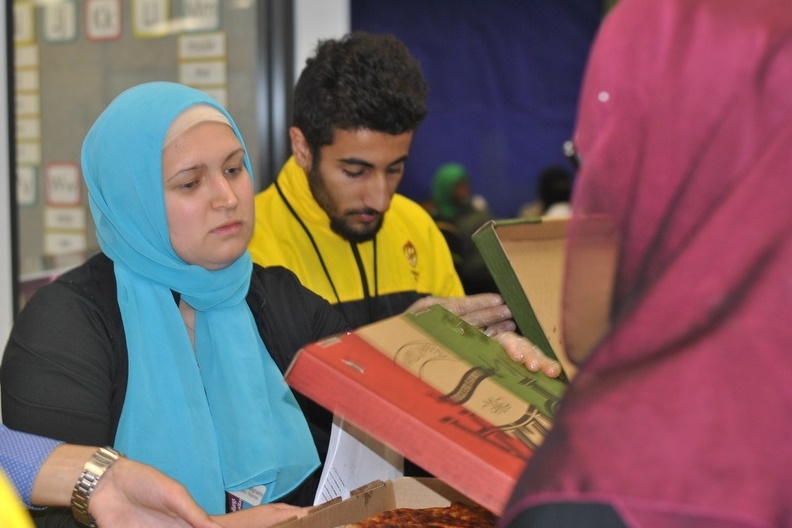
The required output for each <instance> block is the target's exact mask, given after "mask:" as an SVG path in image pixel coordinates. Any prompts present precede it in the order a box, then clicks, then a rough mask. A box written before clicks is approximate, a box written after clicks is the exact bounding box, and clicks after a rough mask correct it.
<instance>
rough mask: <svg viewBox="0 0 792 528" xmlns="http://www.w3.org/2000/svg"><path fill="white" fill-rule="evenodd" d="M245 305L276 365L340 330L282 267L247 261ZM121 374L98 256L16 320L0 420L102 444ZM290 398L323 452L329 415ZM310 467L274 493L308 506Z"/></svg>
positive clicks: (109, 440)
mask: <svg viewBox="0 0 792 528" xmlns="http://www.w3.org/2000/svg"><path fill="white" fill-rule="evenodd" d="M177 301H178V294H174V302H177ZM247 303H248V306H250V310H251V312H252V313H253V316H254V318H255V320H256V324H257V325H258V328H259V332H260V334H261V337H262V339H263V341H264V344H265V345H266V347H267V350H268V351H269V353H270V355H271V356H272V358H273V359H274V361H275V363H276V364H277V365H278V367H279V368H280V370H281V372H285V370H286V368H287V367H288V366H289V364H290V362H291V360H292V359H293V358H294V355H295V353H296V352H297V350H299V349H300V348H301V347H302V346H304V345H306V344H308V343H312V342H314V341H316V340H319V339H321V338H323V337H327V336H329V335H332V334H336V333H339V332H343V331H346V330H347V325H346V323H345V322H344V319H343V318H342V317H341V316H340V314H339V313H338V312H337V311H336V310H334V309H333V308H332V307H331V305H330V304H328V303H327V302H326V301H325V300H324V299H322V298H321V297H319V296H317V295H316V294H314V293H313V292H311V291H310V290H308V289H306V288H304V287H303V286H302V285H301V284H300V282H299V280H298V279H297V277H296V276H295V275H294V274H293V273H292V272H291V271H289V270H287V269H285V268H281V267H273V268H262V267H261V266H258V265H255V264H254V267H253V276H252V278H251V282H250V291H249V292H248V295H247ZM127 372H128V363H127V345H126V338H125V335H124V327H123V323H122V320H121V311H120V309H119V306H118V300H117V297H116V281H115V273H114V272H113V263H112V261H111V260H110V259H108V258H107V257H106V256H105V255H104V254H99V255H96V256H94V257H92V258H91V259H89V260H88V261H87V262H86V263H85V264H83V265H82V266H80V267H78V268H76V269H74V270H72V271H70V272H68V273H66V274H64V275H63V276H61V277H60V278H58V279H57V280H56V281H54V282H53V283H52V284H48V285H46V286H44V287H42V288H40V289H39V290H38V291H37V292H36V293H35V295H34V296H33V297H32V298H31V299H30V301H29V302H28V303H27V304H26V305H25V307H24V309H23V310H22V312H21V313H20V314H19V316H18V318H17V319H16V321H15V323H14V327H13V329H12V331H11V336H10V338H9V340H8V344H7V345H6V349H5V353H4V356H3V364H2V367H0V387H1V388H2V406H3V413H2V415H3V423H4V424H5V425H7V426H8V427H10V428H12V429H17V430H20V431H25V432H30V433H35V434H39V435H42V436H47V437H50V438H56V439H59V440H63V441H65V442H69V443H74V444H85V445H96V446H103V445H112V444H113V441H114V439H115V433H116V428H117V427H118V420H119V418H120V416H121V409H122V407H123V404H124V398H125V395H126V385H127ZM295 396H296V397H297V401H298V402H299V404H300V406H301V407H302V409H303V411H304V413H305V415H306V418H307V420H308V424H309V426H310V428H311V433H312V434H313V436H314V441H315V443H316V446H317V450H318V451H319V457H320V460H324V459H325V455H326V454H327V445H328V441H329V435H330V426H331V423H332V415H331V414H330V413H329V412H327V411H326V410H324V409H322V408H321V407H319V406H318V405H317V404H315V403H313V402H311V401H310V400H308V399H307V398H304V397H302V396H301V395H300V394H297V393H295ZM320 473H321V471H320V470H317V471H316V472H315V474H314V476H313V478H312V479H309V481H306V483H305V484H303V486H301V488H299V489H298V490H297V491H296V492H295V494H294V495H290V496H289V497H285V498H284V499H283V501H284V502H290V503H292V504H300V505H309V504H311V503H312V502H313V495H314V493H315V491H316V485H317V483H318V477H319V475H320ZM56 517H59V519H58V520H56ZM36 523H37V525H39V526H69V527H71V526H76V524H73V522H72V520H71V516H70V515H68V512H67V513H66V515H64V516H53V515H51V514H44V515H43V516H42V515H38V516H37V518H36Z"/></svg>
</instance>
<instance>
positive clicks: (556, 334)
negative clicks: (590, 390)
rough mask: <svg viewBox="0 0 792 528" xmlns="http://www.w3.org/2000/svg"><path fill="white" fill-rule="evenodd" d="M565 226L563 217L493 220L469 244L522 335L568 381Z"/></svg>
mask: <svg viewBox="0 0 792 528" xmlns="http://www.w3.org/2000/svg"><path fill="white" fill-rule="evenodd" d="M567 223H568V220H567V219H566V218H552V219H542V218H519V219H508V220H491V221H489V222H487V223H486V224H484V225H482V226H481V227H480V228H479V229H478V230H477V231H476V232H475V233H473V242H474V244H475V245H476V247H477V249H478V250H479V253H481V256H482V258H483V259H484V263H485V264H486V265H487V269H489V271H490V274H491V275H492V278H493V280H494V281H495V284H496V285H497V287H498V290H499V292H500V294H501V296H502V297H503V300H504V301H505V302H506V304H507V305H508V306H509V308H510V309H511V311H512V315H513V317H514V322H515V323H517V328H518V330H519V331H520V333H521V334H522V335H524V336H525V337H527V338H528V339H530V340H531V342H532V343H533V344H534V345H536V346H538V347H539V348H540V349H541V350H542V351H543V352H544V353H545V355H547V356H549V357H551V358H554V359H557V360H558V362H559V363H560V364H561V368H562V369H563V370H564V373H565V375H566V376H567V377H568V378H571V377H572V376H574V374H575V372H576V368H575V366H574V365H573V364H572V363H571V362H570V361H569V359H568V358H567V355H566V353H565V351H564V339H563V335H562V332H561V294H562V281H563V277H564V258H565V249H566V248H565V244H566V234H567Z"/></svg>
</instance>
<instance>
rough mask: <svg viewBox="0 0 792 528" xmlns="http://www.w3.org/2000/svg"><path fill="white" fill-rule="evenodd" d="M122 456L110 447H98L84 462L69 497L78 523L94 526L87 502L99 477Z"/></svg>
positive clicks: (92, 527) (90, 527)
mask: <svg viewBox="0 0 792 528" xmlns="http://www.w3.org/2000/svg"><path fill="white" fill-rule="evenodd" d="M123 456H124V455H123V454H122V453H119V452H118V451H116V450H115V449H113V448H112V447H100V448H99V449H97V450H96V452H95V453H94V454H93V455H92V456H91V458H90V459H88V462H86V463H85V467H84V469H83V472H82V474H81V475H80V478H79V479H77V484H75V485H74V491H72V498H71V506H72V507H71V510H72V515H74V519H75V520H76V521H77V522H78V523H80V524H82V525H83V526H88V527H89V528H96V520H95V519H94V518H93V516H92V515H91V514H90V513H88V503H89V502H90V500H91V495H93V492H94V489H96V485H97V484H99V479H101V478H102V475H104V474H105V471H107V470H108V469H110V466H112V465H113V464H115V462H116V460H118V459H119V458H120V457H123Z"/></svg>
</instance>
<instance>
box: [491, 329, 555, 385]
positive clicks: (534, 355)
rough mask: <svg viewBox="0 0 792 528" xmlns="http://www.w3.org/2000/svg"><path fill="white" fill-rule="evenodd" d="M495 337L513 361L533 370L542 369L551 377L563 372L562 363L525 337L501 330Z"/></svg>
mask: <svg viewBox="0 0 792 528" xmlns="http://www.w3.org/2000/svg"><path fill="white" fill-rule="evenodd" d="M493 339H495V341H497V342H498V343H500V345H501V346H502V347H503V349H504V350H506V353H507V354H508V355H509V357H510V358H511V359H512V360H513V361H516V362H518V363H522V364H523V365H525V366H526V367H527V368H528V370H530V371H531V372H539V371H541V372H543V373H544V374H545V375H546V376H548V377H550V378H556V377H558V376H559V375H560V374H561V365H560V364H559V363H558V361H555V360H552V359H550V358H549V357H547V356H546V355H545V354H544V352H542V351H541V349H540V348H539V347H538V346H536V345H534V344H533V343H531V342H530V341H528V339H526V338H525V337H523V336H521V335H519V334H516V333H514V332H501V333H499V334H497V335H496V336H494V337H493Z"/></svg>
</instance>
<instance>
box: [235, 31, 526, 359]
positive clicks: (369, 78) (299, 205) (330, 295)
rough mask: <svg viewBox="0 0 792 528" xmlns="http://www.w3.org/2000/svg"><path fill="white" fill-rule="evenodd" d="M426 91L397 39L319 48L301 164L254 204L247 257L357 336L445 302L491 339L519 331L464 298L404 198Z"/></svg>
mask: <svg viewBox="0 0 792 528" xmlns="http://www.w3.org/2000/svg"><path fill="white" fill-rule="evenodd" d="M427 92H428V88H427V85H426V82H425V81H424V78H423V75H422V73H421V69H420V66H419V64H418V61H417V60H416V59H415V58H414V57H412V56H411V55H410V53H409V51H408V50H407V48H406V47H405V46H404V44H403V43H402V42H400V41H399V40H398V39H396V38H395V37H393V36H390V35H372V34H367V33H363V32H354V33H351V34H348V35H346V36H345V37H343V38H341V39H338V40H325V41H321V42H319V45H318V47H317V50H316V54H315V55H314V56H313V57H311V58H309V59H308V60H307V61H306V66H305V68H304V69H303V71H302V73H301V74H300V78H299V80H298V81H297V85H296V87H295V93H294V115H293V120H292V126H291V128H290V129H289V135H290V138H291V145H292V153H293V156H292V157H291V158H290V159H289V160H288V161H287V162H286V164H285V166H284V167H283V169H282V171H281V173H280V175H279V176H278V178H277V180H276V181H275V182H274V183H273V184H272V185H270V186H269V187H268V188H267V189H266V190H264V191H263V192H262V193H260V194H259V195H258V196H257V197H256V228H255V233H254V235H253V239H252V241H251V244H250V252H251V254H252V256H253V260H254V261H255V262H257V263H259V264H261V265H264V266H273V265H280V266H284V267H286V268H289V269H290V270H292V271H293V272H294V273H296V274H297V276H298V277H299V278H300V281H301V282H302V283H303V284H304V285H305V286H306V287H308V288H309V289H311V290H313V291H314V292H316V293H317V294H319V295H321V296H322V297H324V298H325V299H327V300H328V301H329V302H330V303H331V304H333V305H334V306H336V307H337V308H338V309H339V310H340V311H341V313H342V314H343V315H344V317H345V318H346V319H347V321H348V323H349V324H350V326H351V327H358V326H362V325H364V324H368V323H371V322H374V321H378V320H380V319H383V318H386V317H389V316H392V315H396V314H399V313H402V312H404V311H405V310H408V309H415V308H419V307H421V306H426V305H428V304H432V303H436V302H442V303H443V304H444V305H445V306H446V307H447V308H449V309H450V310H451V311H453V312H455V313H457V314H458V315H460V316H462V317H463V318H464V319H465V320H467V321H468V322H469V323H471V324H474V325H476V326H478V327H480V328H482V329H485V331H486V332H487V333H488V334H490V335H493V334H497V333H499V332H501V331H503V330H513V329H514V328H515V326H514V322H513V321H512V320H511V313H510V312H509V309H508V307H506V305H505V304H503V301H502V299H501V297H500V296H499V295H497V294H494V293H493V294H480V295H473V296H468V297H463V295H464V291H463V288H462V284H461V282H460V280H459V277H458V275H457V273H456V271H455V270H454V263H453V260H452V257H451V253H450V251H449V250H448V245H447V244H446V242H445V239H444V238H443V235H442V234H441V233H440V231H439V230H438V228H437V227H436V224H435V222H434V220H433V219H432V218H431V216H430V215H429V214H428V213H427V212H426V211H425V210H424V209H423V207H421V206H420V205H419V204H417V203H415V202H413V201H411V200H409V199H408V198H406V197H404V196H402V195H400V194H397V193H396V189H397V187H398V185H399V182H400V181H401V179H402V176H403V175H404V170H405V164H406V162H407V158H408V155H409V150H410V144H411V142H412V140H413V136H414V133H415V130H416V129H417V128H418V125H419V124H420V123H421V121H422V120H423V119H424V117H425V116H426V114H427V108H426V97H427ZM438 298H440V299H438ZM416 302H417V304H416ZM526 363H527V362H526Z"/></svg>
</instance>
